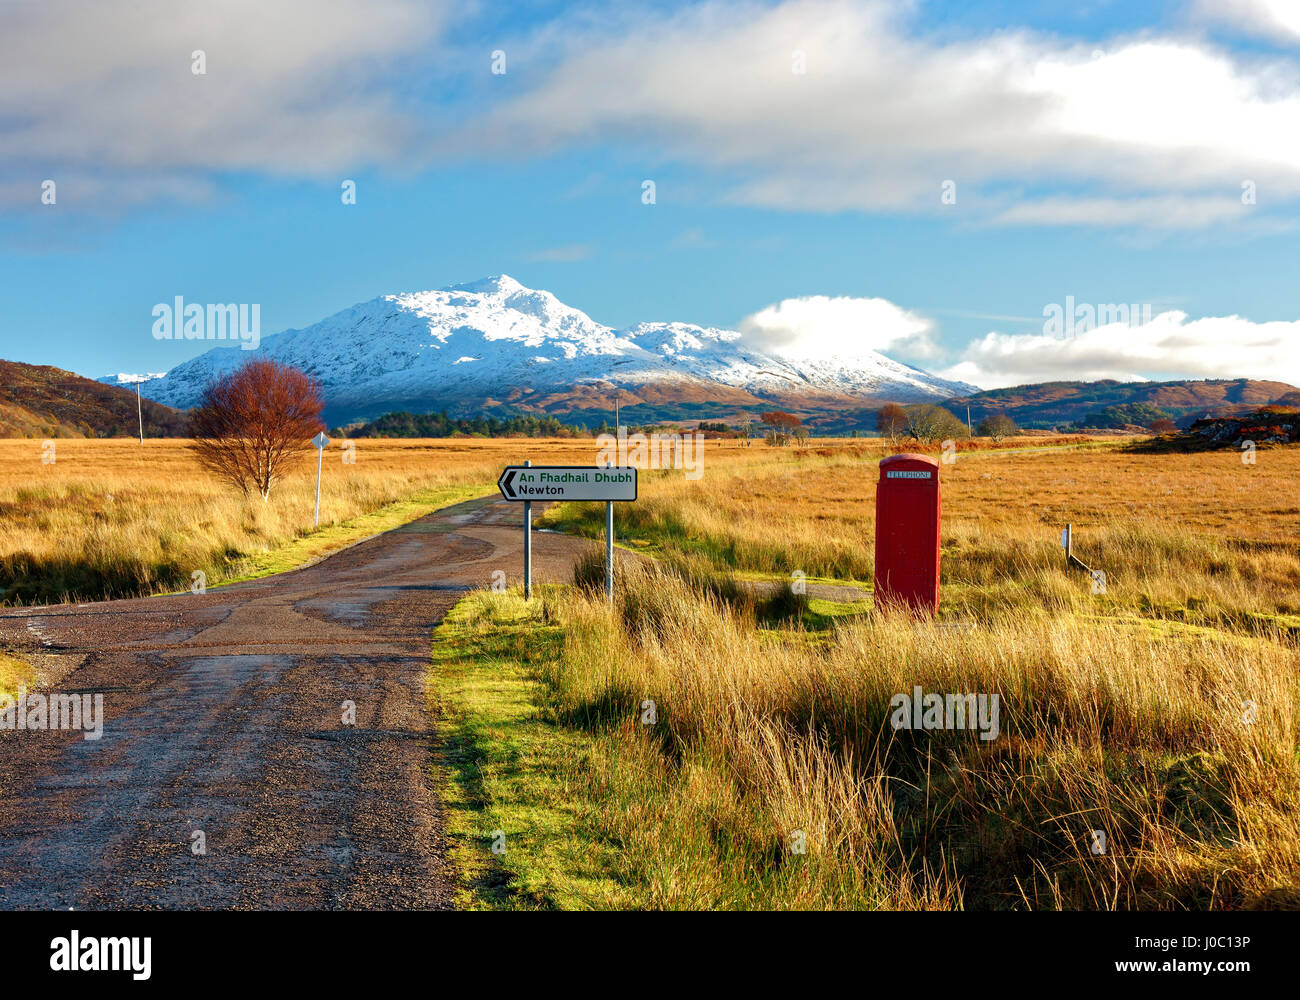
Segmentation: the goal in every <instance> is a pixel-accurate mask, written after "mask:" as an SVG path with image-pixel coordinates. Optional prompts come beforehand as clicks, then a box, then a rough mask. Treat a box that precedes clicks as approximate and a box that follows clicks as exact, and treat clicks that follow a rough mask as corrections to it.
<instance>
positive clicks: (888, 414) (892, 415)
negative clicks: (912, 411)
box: [876, 403, 907, 447]
mask: <svg viewBox="0 0 1300 1000" xmlns="http://www.w3.org/2000/svg"><path fill="white" fill-rule="evenodd" d="M876 429H877V430H878V431H880V436H881V437H883V438H886V439H887V440H888V441H889V443H890V445H892V446H895V447H897V445H898V440H899V438H901V437H902V436H903V434H904V433H905V432H906V431H907V411H906V410H904V409H903V408H902V407H901V406H899V405H898V404H897V403H886V404H885V405H884V406H882V407H881V408H880V410H879V411H878V412H877V413H876Z"/></svg>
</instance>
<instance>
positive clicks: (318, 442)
mask: <svg viewBox="0 0 1300 1000" xmlns="http://www.w3.org/2000/svg"><path fill="white" fill-rule="evenodd" d="M311 443H312V444H314V445H315V446H316V527H318V528H319V527H320V470H321V465H322V463H323V462H324V461H325V446H326V445H327V444H329V443H330V439H329V438H327V437H326V436H325V432H324V431H321V432H320V433H319V434H317V435H316V436H315V437H314V438H312V439H311Z"/></svg>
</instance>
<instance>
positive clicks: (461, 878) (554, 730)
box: [428, 592, 638, 910]
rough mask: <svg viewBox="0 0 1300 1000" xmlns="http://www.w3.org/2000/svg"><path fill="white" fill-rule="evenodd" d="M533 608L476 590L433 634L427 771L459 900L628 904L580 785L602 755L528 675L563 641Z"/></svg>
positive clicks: (613, 850) (589, 791)
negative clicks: (434, 732) (432, 744)
mask: <svg viewBox="0 0 1300 1000" xmlns="http://www.w3.org/2000/svg"><path fill="white" fill-rule="evenodd" d="M541 608H542V606H541V603H540V602H534V603H533V604H532V605H531V606H530V605H528V604H526V603H525V602H524V600H523V597H522V595H520V594H519V593H517V592H510V593H506V594H492V593H486V592H481V593H475V594H472V595H470V596H469V597H467V598H466V599H465V600H463V601H462V602H461V603H460V604H458V605H457V606H456V607H455V608H454V609H453V610H452V611H451V612H450V613H449V614H448V615H447V617H446V618H445V619H444V621H443V622H442V624H441V625H439V626H438V628H437V630H436V631H435V632H434V641H433V662H432V668H431V670H430V672H429V683H428V697H429V702H430V707H431V709H432V711H433V712H435V713H436V715H437V717H438V718H439V721H440V724H441V727H442V733H443V739H442V742H441V744H440V749H439V755H438V756H439V759H438V761H437V762H436V764H435V769H434V773H435V777H436V778H438V779H439V780H440V781H441V794H442V800H443V804H444V807H445V809H446V834H447V837H448V839H449V841H450V843H451V850H450V853H451V859H452V863H453V867H454V868H455V870H456V871H457V873H458V875H457V877H458V885H457V890H456V905H457V906H458V907H459V908H461V909H477V910H537V909H592V908H599V909H609V908H628V907H632V906H635V905H636V904H637V896H638V893H637V891H636V889H635V887H634V886H630V885H628V884H627V882H626V881H625V879H624V877H623V875H622V873H621V868H622V866H621V864H620V859H619V855H618V851H617V845H616V844H615V843H613V842H611V841H610V839H609V838H608V837H607V836H606V835H605V833H604V832H603V830H602V829H601V826H602V824H601V821H600V812H601V809H602V806H603V803H602V802H601V801H600V798H599V794H598V789H597V788H596V787H594V786H593V785H592V784H591V782H590V780H589V779H590V767H591V765H592V763H593V761H594V760H596V759H599V758H600V757H601V756H602V750H601V748H600V747H599V746H598V745H597V741H596V740H595V739H593V738H592V736H591V735H589V734H586V733H583V732H580V731H577V730H574V729H570V728H566V727H564V726H562V725H559V724H558V723H557V720H556V719H555V717H554V713H553V712H552V711H551V710H550V709H549V708H548V706H547V699H546V692H545V688H544V685H543V684H542V683H541V682H540V681H539V680H538V677H537V675H536V672H535V665H536V664H537V663H538V662H539V661H540V660H541V659H543V658H548V657H553V656H555V655H557V653H558V650H559V646H560V642H561V637H560V630H559V626H557V625H554V624H547V623H546V622H545V621H544V620H543V618H542V610H541ZM494 847H495V849H494Z"/></svg>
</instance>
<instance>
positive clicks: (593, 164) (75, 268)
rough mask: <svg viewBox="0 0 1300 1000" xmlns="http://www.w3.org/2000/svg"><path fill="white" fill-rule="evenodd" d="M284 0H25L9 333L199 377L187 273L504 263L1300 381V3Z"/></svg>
mask: <svg viewBox="0 0 1300 1000" xmlns="http://www.w3.org/2000/svg"><path fill="white" fill-rule="evenodd" d="M276 8H277V11H278V13H277V14H275V15H270V14H268V13H266V12H265V10H264V8H263V5H259V4H255V3H251V2H249V3H245V2H244V0H231V2H230V3H228V4H223V5H222V6H221V11H222V14H221V15H220V16H217V15H214V13H213V12H212V11H211V10H210V9H209V5H200V4H197V3H190V2H189V0H183V2H180V3H162V2H154V0H145V2H140V3H131V4H114V3H105V4H102V5H90V4H88V3H85V2H84V0H80V2H78V0H67V2H65V0H52V2H50V3H47V4H27V3H6V2H0V357H4V358H6V359H10V360H18V361H25V362H30V363H39V364H53V365H57V366H60V367H63V368H68V369H71V370H73V371H76V372H79V373H82V374H86V375H91V376H99V375H103V374H107V373H110V372H134V371H153V372H158V371H165V370H167V369H169V368H171V367H173V366H174V365H176V364H177V363H179V362H181V361H183V360H185V359H186V358H187V357H190V356H192V355H194V354H196V353H199V351H201V350H202V349H204V348H205V347H208V346H211V345H210V344H203V343H194V342H183V341H181V342H175V341H173V342H168V341H158V340H155V339H154V338H153V336H152V335H151V328H152V323H153V317H152V308H153V306H154V304H156V303H164V302H166V303H170V302H171V301H172V300H173V298H174V297H175V296H178V295H180V296H184V298H185V299H186V300H187V301H188V302H198V303H213V302H238V303H244V302H247V303H258V304H260V306H261V321H262V335H263V336H266V335H268V334H271V333H274V332H277V331H279V330H281V329H286V328H290V327H301V326H305V325H308V324H310V323H312V322H314V321H316V320H318V319H321V318H323V317H325V316H327V315H329V314H330V313H333V312H335V311H338V310H340V309H342V308H345V307H347V306H349V305H351V304H353V303H355V302H358V301H362V300H365V299H369V298H373V297H374V296H377V295H381V294H387V293H395V292H402V291H413V290H420V289H428V288H436V287H441V286H445V285H448V284H451V283H454V282H460V281H470V280H473V279H476V278H479V277H482V276H485V275H488V274H495V273H500V272H507V273H509V274H511V275H513V276H514V277H515V278H517V279H519V280H520V281H522V282H523V283H524V284H526V285H530V286H532V287H540V288H546V289H548V290H550V291H552V292H554V293H555V294H556V295H557V296H558V297H559V298H560V299H561V300H563V301H564V302H566V303H568V304H569V305H572V306H575V307H577V308H580V309H583V310H584V311H586V312H587V313H589V314H590V315H591V316H592V317H593V318H594V319H596V320H598V321H600V322H602V323H605V324H608V325H610V326H615V327H617V326H624V325H630V324H632V323H635V322H638V321H642V320H669V319H672V320H683V321H687V322H693V323H699V324H702V325H713V326H724V327H732V328H740V329H742V330H747V331H748V330H755V331H760V332H762V333H764V334H765V335H770V334H771V333H772V329H771V328H772V326H773V325H774V324H775V325H776V326H778V327H782V326H783V325H784V326H783V328H782V329H781V330H780V331H779V332H780V333H781V335H782V336H784V337H785V339H786V340H792V341H796V342H798V341H801V340H802V341H806V342H809V343H812V342H816V345H817V346H818V347H819V349H821V350H822V351H823V352H824V350H825V348H826V346H827V345H828V344H829V345H833V346H835V347H836V349H842V350H843V351H845V352H851V351H853V350H855V349H863V350H865V349H878V350H883V351H885V353H888V354H891V355H892V356H896V357H899V358H900V359H901V360H905V361H909V362H912V363H915V364H918V365H920V366H922V367H925V368H928V369H931V370H935V371H942V372H945V373H948V374H951V375H953V376H955V377H962V378H965V379H966V380H967V381H972V382H975V383H976V384H979V385H982V386H986V387H989V386H993V385H999V384H1014V383H1016V382H1022V381H1038V380H1043V379H1048V378H1096V377H1139V378H1140V377H1145V378H1160V377H1198V378H1203V377H1229V376H1251V377H1272V378H1282V379H1286V380H1289V381H1293V382H1297V381H1300V340H1298V339H1297V338H1298V337H1300V323H1298V322H1297V321H1298V320H1300V303H1297V295H1296V291H1295V289H1296V287H1297V286H1296V280H1295V275H1296V274H1297V273H1300V268H1298V267H1297V265H1298V264H1300V259H1298V254H1297V249H1296V224H1297V221H1298V220H1300V128H1297V127H1296V122H1297V121H1300V117H1297V111H1300V13H1297V12H1296V11H1294V10H1292V8H1300V5H1297V4H1293V3H1284V2H1278V0H1246V2H1236V3H1229V2H1227V0H1197V2H1189V3H1175V2H1158V3H1119V2H1115V3H1109V2H1093V3H1062V2H1041V3H1008V2H987V3H981V4H970V3H957V2H937V0H936V2H920V0H918V2H913V3H892V2H878V3H877V2H871V0H860V2H856V3H845V2H835V0H801V2H795V3H737V2H714V3H709V4H693V5H671V4H647V5H632V6H629V5H624V4H619V5H611V6H606V7H602V6H599V5H597V6H592V5H581V6H576V5H573V6H571V5H566V4H562V3H537V4H522V5H489V4H483V5H481V6H468V5H464V4H461V5H456V6H451V5H445V4H439V3H423V2H413V0H412V2H407V0H372V2H368V3H362V2H360V0H331V2H329V3H326V4H323V5H322V4H308V3H305V2H299V0H288V2H285V3H283V4H279V5H276ZM194 50H203V52H204V59H205V65H204V67H203V68H204V69H205V72H203V73H201V74H196V73H195V72H193V70H194V65H193V60H192V53H193V51H194ZM495 51H503V52H504V53H505V73H504V74H499V73H498V74H494V73H492V71H491V65H492V59H493V56H492V53H493V52H495ZM800 59H802V66H803V68H802V71H797V70H796V66H797V65H799V63H800ZM345 179H350V180H353V181H355V183H356V191H357V197H356V204H355V205H345V204H343V203H342V200H341V198H340V193H341V190H340V186H341V184H342V182H343V181H344V180H345ZM46 180H53V181H54V182H55V184H56V188H55V191H56V199H55V202H54V204H43V203H42V182H43V181H46ZM645 180H653V181H654V183H655V194H656V197H655V202H654V204H652V205H647V204H644V203H643V199H642V184H643V182H644V181H645ZM945 182H952V183H953V185H954V188H953V190H954V191H955V201H950V202H945V201H944V199H943V192H944V185H945ZM1246 185H1249V186H1250V189H1251V194H1252V195H1253V197H1250V198H1248V197H1247V196H1246V194H1245V193H1244V192H1245V190H1246V187H1245V186H1246ZM1067 297H1071V298H1072V300H1073V301H1074V302H1075V303H1082V304H1087V305H1103V304H1116V303H1124V304H1130V303H1131V304H1135V305H1143V306H1149V307H1150V311H1151V313H1152V314H1153V315H1154V317H1155V319H1154V321H1153V322H1152V323H1150V324H1147V325H1146V326H1143V327H1134V326H1133V325H1132V324H1129V323H1114V324H1111V325H1109V326H1107V325H1104V324H1103V325H1099V326H1097V327H1096V328H1094V329H1086V328H1085V327H1086V324H1083V322H1082V320H1081V323H1080V327H1079V328H1078V329H1075V330H1072V331H1070V335H1068V336H1060V335H1056V334H1051V333H1049V332H1047V331H1045V329H1044V322H1045V320H1044V315H1045V311H1046V310H1048V309H1049V308H1050V307H1051V306H1052V305H1053V304H1060V305H1064V304H1065V303H1066V301H1067ZM866 301H874V306H873V307H872V309H870V310H866V311H864V309H865V307H864V302H866ZM864 316H870V317H871V321H870V323H869V324H866V325H867V326H869V329H868V328H864V323H863V317H864ZM786 327H788V329H786Z"/></svg>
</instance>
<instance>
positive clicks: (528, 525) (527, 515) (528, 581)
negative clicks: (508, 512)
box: [524, 459, 533, 601]
mask: <svg viewBox="0 0 1300 1000" xmlns="http://www.w3.org/2000/svg"><path fill="white" fill-rule="evenodd" d="M532 467H533V462H532V459H529V460H528V461H527V462H525V463H524V468H526V469H531V468H532ZM532 596H533V502H532V501H531V500H525V501H524V600H525V601H527V600H531V599H532Z"/></svg>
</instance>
